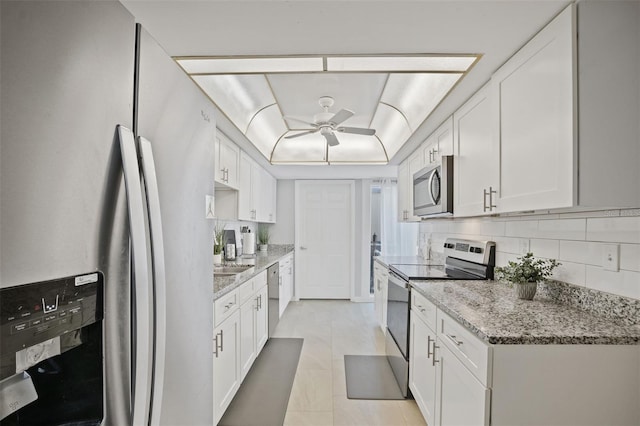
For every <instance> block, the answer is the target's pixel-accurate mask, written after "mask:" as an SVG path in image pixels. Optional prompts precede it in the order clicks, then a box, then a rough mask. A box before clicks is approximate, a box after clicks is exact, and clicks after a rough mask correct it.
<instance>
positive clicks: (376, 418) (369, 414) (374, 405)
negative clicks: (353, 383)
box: [333, 396, 405, 426]
mask: <svg viewBox="0 0 640 426" xmlns="http://www.w3.org/2000/svg"><path fill="white" fill-rule="evenodd" d="M396 402H397V401H377V400H359V399H347V398H346V397H344V396H335V397H334V398H333V424H334V425H335V426H363V425H370V426H374V425H378V426H404V425H405V421H404V417H403V415H402V408H401V407H400V406H399V405H398V404H396Z"/></svg>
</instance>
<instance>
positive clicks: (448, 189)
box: [413, 155, 453, 216]
mask: <svg viewBox="0 0 640 426" xmlns="http://www.w3.org/2000/svg"><path fill="white" fill-rule="evenodd" d="M413 214H414V216H434V215H439V216H450V215H452V214H453V155H445V156H443V157H442V161H441V162H440V163H439V164H433V165H430V166H427V167H425V168H423V169H420V170H418V171H417V172H416V173H414V174H413Z"/></svg>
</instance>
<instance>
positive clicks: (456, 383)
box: [431, 342, 491, 425]
mask: <svg viewBox="0 0 640 426" xmlns="http://www.w3.org/2000/svg"><path fill="white" fill-rule="evenodd" d="M434 349H435V350H434V353H435V354H434V355H433V356H435V361H436V364H437V365H438V368H437V370H436V371H437V373H436V383H435V384H436V390H435V392H434V394H435V395H438V401H439V402H440V405H439V407H437V415H436V422H435V423H431V424H437V425H488V424H489V406H490V405H489V403H490V400H491V399H490V392H489V389H487V388H486V387H484V385H483V384H482V383H480V382H479V381H478V379H476V378H475V377H474V376H473V374H471V372H470V371H469V370H467V368H466V367H465V366H464V365H463V364H462V362H460V360H459V359H458V358H457V357H456V356H455V355H454V354H453V352H451V351H450V350H449V349H448V348H447V346H446V345H444V344H442V343H440V342H438V344H437V345H436V346H435V348H434ZM435 395H434V397H435ZM434 402H435V398H434Z"/></svg>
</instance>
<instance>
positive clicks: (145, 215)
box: [0, 1, 215, 425]
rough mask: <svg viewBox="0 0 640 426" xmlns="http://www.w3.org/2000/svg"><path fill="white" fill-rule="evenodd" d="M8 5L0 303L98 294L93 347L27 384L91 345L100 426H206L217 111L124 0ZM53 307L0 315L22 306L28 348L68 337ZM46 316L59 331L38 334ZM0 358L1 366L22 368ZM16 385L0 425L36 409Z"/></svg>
mask: <svg viewBox="0 0 640 426" xmlns="http://www.w3.org/2000/svg"><path fill="white" fill-rule="evenodd" d="M1 8H2V9H1V12H0V13H1V19H2V28H1V43H2V46H1V55H2V57H1V73H0V81H1V88H0V89H1V92H0V93H1V114H2V115H1V129H0V135H1V147H0V291H1V292H2V293H0V295H9V294H20V291H21V290H22V289H27V288H29V289H31V290H30V291H31V293H33V294H36V293H37V292H38V291H46V290H44V289H53V288H56V285H58V286H59V287H60V288H62V287H61V286H62V285H63V284H64V285H67V287H65V288H71V289H72V290H73V289H74V288H75V289H76V290H78V289H80V288H88V287H78V286H79V285H81V286H84V283H86V282H89V281H90V282H91V283H97V284H100V286H99V287H97V289H98V290H97V292H98V297H97V298H94V299H92V300H93V301H96V306H98V305H99V308H97V311H96V310H95V309H94V310H93V311H91V312H94V313H95V312H99V315H98V314H96V315H95V318H94V319H95V323H94V324H93V325H92V326H91V327H93V329H92V330H89V331H88V332H87V333H88V334H90V335H93V336H94V337H93V340H90V339H89V340H83V339H84V337H83V336H84V334H83V333H84V331H83V333H80V330H74V331H73V333H74V335H77V339H76V340H75V343H73V344H69V345H67V344H66V343H65V344H61V343H58V346H57V347H55V348H54V349H52V353H51V357H50V358H48V359H47V360H42V364H38V365H34V366H31V367H30V369H29V371H31V372H32V373H33V374H32V375H37V374H39V373H38V372H39V371H40V370H42V371H47V372H48V373H50V374H63V373H64V369H65V364H64V362H63V361H64V359H63V358H64V357H65V356H71V355H69V354H73V353H77V351H78V350H80V349H81V348H89V347H95V348H97V350H99V353H100V355H99V364H98V365H99V366H101V368H102V374H101V376H102V377H100V378H99V383H100V387H101V389H100V397H99V398H100V399H101V403H100V404H98V405H99V411H101V416H102V419H100V420H99V421H100V422H101V423H103V424H113V425H126V424H165V425H178V424H179V425H191V424H193V425H201V424H211V423H212V421H213V409H212V401H213V391H212V388H213V386H212V380H213V378H212V374H213V373H212V363H213V357H212V355H213V344H212V336H213V263H212V258H211V254H212V234H213V223H212V220H210V219H207V218H206V217H205V213H206V209H205V200H206V196H207V195H212V194H213V181H214V169H213V161H214V157H213V156H214V141H215V120H214V112H213V106H212V104H211V103H210V102H209V100H208V99H207V98H206V97H205V96H204V95H203V94H202V93H201V91H200V90H199V89H198V88H197V87H196V86H195V85H194V84H193V82H192V81H191V80H190V79H189V78H188V77H187V76H186V75H184V73H183V72H182V71H181V70H180V69H179V67H178V66H177V65H176V64H175V63H174V62H173V61H172V60H171V59H170V58H169V57H168V55H167V54H166V53H165V52H164V51H163V50H162V49H161V48H160V47H159V46H158V45H157V43H155V41H154V40H153V39H152V38H151V37H150V36H149V35H148V34H147V33H146V32H145V31H144V30H143V29H141V28H140V27H136V25H135V19H134V18H133V17H132V16H131V15H130V13H129V12H128V11H127V10H126V9H125V8H124V7H123V6H122V5H121V4H120V3H118V2H115V1H90V2H76V1H56V2H48V1H42V2H35V1H2V3H1ZM70 277H71V280H70V281H69V278H70ZM95 277H97V278H95ZM65 279H66V281H65ZM74 282H75V287H74V284H73V283H74ZM32 283H38V284H32ZM56 283H57V284H56ZM60 283H62V284H60ZM65 283H66V284H65ZM78 283H80V284H78ZM163 283H164V285H163ZM11 292H13V293H11ZM76 293H78V292H77V291H76ZM58 296H60V295H58V294H53V295H49V294H47V295H43V297H42V298H41V300H42V303H41V304H40V303H39V302H38V303H35V302H34V303H31V304H29V303H22V302H21V301H20V300H19V297H22V296H16V297H17V298H16V299H15V301H14V300H13V299H11V298H10V297H9V296H5V297H4V300H0V304H1V306H2V309H5V307H6V308H7V309H6V311H7V312H9V311H10V310H11V309H13V308H15V306H17V304H19V302H20V309H23V307H24V306H26V309H27V310H29V309H30V310H31V312H27V311H25V310H21V311H20V312H21V315H27V314H28V315H30V316H27V317H26V318H27V319H29V318H33V319H30V320H29V321H22V320H21V319H20V318H16V316H15V315H14V314H10V315H12V316H10V315H9V314H7V315H4V314H3V315H2V316H0V326H2V333H3V334H2V335H3V336H5V334H4V333H6V336H13V337H16V336H22V335H23V334H24V336H28V337H29V339H30V340H28V341H35V340H34V339H36V340H37V339H39V338H41V336H45V335H47V333H50V332H52V330H53V329H55V328H56V327H58V325H57V324H58V322H60V324H62V323H65V324H70V323H71V324H73V321H71V322H69V320H68V318H69V316H68V314H70V313H73V312H72V309H63V308H64V307H63V306H62V305H60V306H58V303H57V297H58ZM12 297H13V296H12ZM25 297H26V296H25ZM34 297H36V298H37V300H40V297H39V296H34ZM65 297H66V296H64V295H62V296H60V300H61V301H62V300H65ZM10 299H11V300H10ZM24 300H27V299H24ZM29 300H31V299H29ZM34 300H36V299H34ZM49 300H56V302H55V303H53V302H51V303H50V302H49ZM78 300H82V298H79V299H76V301H75V302H74V303H83V302H78ZM84 302H86V300H85V301H84ZM60 303H62V302H60ZM69 303H71V302H69ZM92 303H93V302H92ZM16 309H17V308H16ZM41 309H44V310H48V313H49V315H48V316H47V318H49V319H52V320H53V321H52V322H51V324H54V323H55V324H56V325H55V326H54V327H53V328H49V329H46V327H45V326H43V325H42V324H41V325H40V326H37V325H36V324H38V321H40V319H39V318H40V317H39V315H40V310H41ZM85 311H87V312H88V310H86V309H85ZM85 311H83V312H85ZM63 314H64V315H65V316H66V317H63ZM78 317H82V318H83V319H86V315H85V314H82V315H79V316H78ZM14 318H16V319H14ZM43 318H44V317H43ZM71 318H76V316H72V317H71ZM10 320H13V322H11V321H10ZM17 321H22V322H21V323H20V324H19V325H18V326H17V325H16V324H17ZM21 327H23V328H21ZM60 327H62V326H60ZM43 330H46V331H43ZM21 333H22V334H21ZM96 333H97V334H96ZM65 336H66V337H65ZM69 336H70V334H69V333H68V332H67V331H65V334H64V335H63V339H62V340H65V339H66V341H69ZM95 336H100V337H99V338H98V339H97V340H98V341H97V342H96V341H95V340H96V337H95ZM13 337H12V338H13ZM8 340H10V339H8V338H7V339H2V342H0V344H2V345H4V342H5V341H8ZM50 340H51V341H53V340H55V339H50ZM50 340H47V342H46V344H49V343H48V342H50ZM25 341H27V340H25ZM88 342H93V343H91V344H89V343H88ZM38 344H39V345H44V344H45V343H38ZM54 346H55V345H54ZM1 347H2V348H3V352H4V353H0V358H2V360H3V368H4V367H5V366H6V365H8V366H9V368H14V366H15V365H17V364H19V363H18V362H17V361H16V360H15V359H16V356H17V355H15V354H13V353H7V352H8V351H7V350H5V346H1ZM26 349H28V348H25V349H24V350H26ZM58 352H60V353H58ZM80 358H82V357H80ZM7 360H8V361H7ZM5 361H6V363H5ZM74 362H75V361H74ZM47 363H48V364H47ZM45 364H46V365H45ZM38 366H40V367H38ZM20 368H26V366H24V365H22V367H17V366H16V367H15V369H16V375H15V377H19V379H20V380H23V379H24V378H25V377H26V375H24V374H23V375H20V373H21V372H20V371H18V370H20ZM76 370H77V371H75V373H74V374H75V375H73V377H74V379H75V377H76V376H79V374H78V371H79V368H77V369H76ZM3 371H4V370H3ZM11 372H12V373H13V370H12V371H11ZM43 374H44V373H43ZM3 377H4V376H3ZM32 379H33V380H26V382H30V381H33V382H34V383H35V384H36V386H35V393H36V394H37V393H38V391H39V389H38V383H39V382H38V380H37V378H36V377H32ZM7 383H8V379H4V378H3V379H2V380H0V405H1V404H3V403H7V406H9V407H13V408H18V410H17V411H16V412H15V413H13V414H8V415H7V416H6V417H5V418H4V419H3V420H0V422H1V423H2V424H3V425H4V424H21V423H20V418H19V416H18V415H17V414H16V413H20V411H21V410H28V407H30V406H34V404H38V402H37V401H38V399H37V396H36V397H34V396H33V395H31V396H30V397H29V398H25V400H24V403H25V405H24V407H21V406H19V404H20V403H19V402H15V403H14V402H12V401H9V396H8V395H9V392H8V391H7V393H5V394H2V392H3V391H2V389H9V388H10V386H9V385H6V384H7ZM4 385H6V386H4ZM31 386H32V388H33V385H31ZM83 386H84V385H83ZM87 389H88V388H87ZM85 393H86V394H92V393H93V390H92V391H91V392H89V391H87V392H85ZM11 395H14V394H11ZM40 395H41V396H40V399H44V397H42V395H43V391H41V392H40ZM34 398H36V399H35V400H34ZM27 401H29V402H27ZM12 404H13V405H12ZM16 404H17V405H16ZM65 407H66V406H65V405H63V404H60V405H56V404H53V409H57V410H59V411H65V410H66V408H65ZM11 409H12V408H8V409H7V410H11ZM1 410H2V409H1V407H0V411H1ZM5 414H7V413H6V410H5ZM59 414H61V415H62V416H63V417H64V415H65V413H64V412H62V413H59ZM23 417H24V418H27V417H26V415H25V416H23ZM61 418H62V417H61ZM25 421H26V420H25ZM56 421H57V420H56ZM74 421H75V420H74ZM62 422H63V420H59V424H62ZM49 424H54V423H52V421H50V422H49ZM87 424H90V423H87Z"/></svg>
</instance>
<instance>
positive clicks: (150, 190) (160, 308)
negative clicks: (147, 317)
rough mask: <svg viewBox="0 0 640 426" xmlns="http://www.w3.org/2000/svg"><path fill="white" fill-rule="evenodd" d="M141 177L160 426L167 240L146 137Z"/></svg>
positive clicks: (154, 415) (155, 418)
mask: <svg viewBox="0 0 640 426" xmlns="http://www.w3.org/2000/svg"><path fill="white" fill-rule="evenodd" d="M138 142H139V146H140V157H141V162H142V175H143V177H144V185H145V193H146V196H147V214H148V217H149V233H150V234H151V235H150V239H151V265H152V268H153V283H154V287H153V289H154V291H153V297H154V301H155V303H154V304H153V321H154V325H153V330H154V334H153V342H154V350H153V354H154V357H155V359H154V360H153V366H154V368H153V379H152V389H153V400H152V401H151V410H150V411H151V414H150V415H151V419H150V422H149V425H151V426H156V425H159V424H160V407H161V404H162V389H163V385H164V367H165V349H166V334H165V332H164V330H166V319H167V317H166V273H165V265H164V240H163V234H162V218H161V215H160V196H159V192H158V180H157V177H156V166H155V161H154V159H153V150H152V147H151V142H149V141H148V140H147V139H145V138H143V137H139V138H138Z"/></svg>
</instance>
